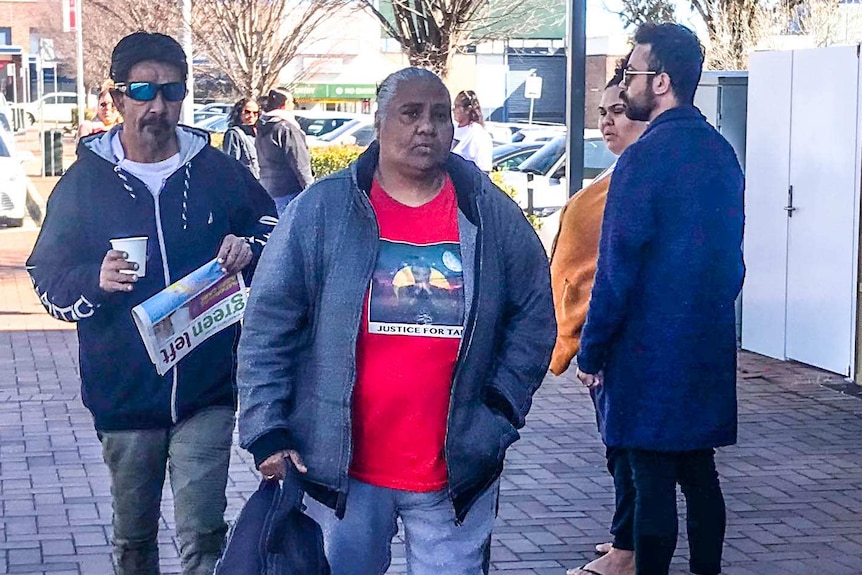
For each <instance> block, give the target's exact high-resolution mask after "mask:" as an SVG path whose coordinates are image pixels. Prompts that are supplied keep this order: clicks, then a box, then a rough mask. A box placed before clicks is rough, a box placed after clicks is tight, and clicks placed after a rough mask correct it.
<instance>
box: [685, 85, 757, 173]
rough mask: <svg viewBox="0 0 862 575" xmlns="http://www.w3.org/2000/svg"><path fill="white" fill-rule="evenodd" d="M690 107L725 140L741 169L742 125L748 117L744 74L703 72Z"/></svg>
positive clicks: (742, 158)
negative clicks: (696, 109)
mask: <svg viewBox="0 0 862 575" xmlns="http://www.w3.org/2000/svg"><path fill="white" fill-rule="evenodd" d="M694 105H695V106H697V107H698V108H700V111H701V112H703V115H704V116H706V120H707V122H709V123H710V124H712V125H713V126H715V128H716V129H717V130H718V131H719V133H720V134H721V135H722V136H724V137H725V138H727V141H728V142H730V145H731V146H733V149H734V151H735V152H736V157H737V159H738V160H739V165H740V166H745V122H746V118H747V115H748V72H727V71H706V72H704V73H703V75H702V76H701V77H700V84H698V86H697V93H695V96H694Z"/></svg>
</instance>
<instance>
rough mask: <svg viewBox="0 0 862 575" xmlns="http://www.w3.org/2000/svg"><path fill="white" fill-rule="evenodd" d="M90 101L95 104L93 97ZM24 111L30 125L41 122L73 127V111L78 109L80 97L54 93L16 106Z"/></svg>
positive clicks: (74, 94)
mask: <svg viewBox="0 0 862 575" xmlns="http://www.w3.org/2000/svg"><path fill="white" fill-rule="evenodd" d="M88 101H89V102H90V103H91V104H92V103H94V100H93V97H92V95H90V96H88ZM16 107H17V108H20V109H22V110H24V121H25V122H27V123H29V124H30V125H33V124H38V123H40V122H42V123H45V124H54V125H71V124H72V118H73V116H72V113H73V110H76V109H77V108H78V95H77V94H76V93H75V92H52V93H50V94H45V95H44V96H42V97H41V98H39V99H38V100H36V101H34V102H29V103H26V104H16Z"/></svg>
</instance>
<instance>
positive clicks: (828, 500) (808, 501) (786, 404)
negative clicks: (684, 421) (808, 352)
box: [0, 230, 862, 575]
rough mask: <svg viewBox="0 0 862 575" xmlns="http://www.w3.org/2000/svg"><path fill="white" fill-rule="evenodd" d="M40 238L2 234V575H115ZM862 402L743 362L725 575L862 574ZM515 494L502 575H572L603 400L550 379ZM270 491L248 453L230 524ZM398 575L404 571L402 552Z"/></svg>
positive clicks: (587, 519) (812, 376)
mask: <svg viewBox="0 0 862 575" xmlns="http://www.w3.org/2000/svg"><path fill="white" fill-rule="evenodd" d="M35 234H36V232H35V230H29V231H28V230H23V231H15V230H0V504H2V518H0V573H51V574H54V575H58V574H64V575H72V574H75V575H80V574H83V575H109V574H111V573H112V569H111V565H110V548H109V544H108V542H109V537H110V521H111V504H110V497H109V489H108V477H107V471H106V469H105V466H104V464H103V463H102V460H101V454H100V449H99V444H98V441H97V440H96V436H95V433H94V432H93V429H92V422H91V419H90V416H89V413H88V412H87V411H86V410H85V409H84V408H83V407H82V405H81V401H80V391H79V381H78V375H77V367H76V354H77V347H76V343H75V336H74V331H72V330H71V329H69V328H70V327H71V326H69V325H68V324H63V323H60V322H57V321H55V320H53V319H51V318H49V317H48V316H47V315H45V314H44V312H43V311H42V308H41V306H40V305H39V304H38V302H37V301H36V298H35V296H34V295H33V292H32V288H31V286H30V282H29V280H28V279H27V277H26V274H25V273H24V271H23V268H22V264H23V261H24V259H25V258H26V255H27V253H28V252H29V249H30V247H31V246H32V243H33V241H34V240H35ZM829 386H832V387H829ZM833 387H834V388H835V389H833ZM842 388H846V391H848V392H850V393H843V392H842V391H840V389H842ZM854 391H855V390H854V389H852V388H850V387H849V386H846V384H845V383H844V382H843V381H842V380H841V378H839V377H837V376H834V375H831V374H827V373H824V372H821V371H818V370H815V369H810V368H807V367H804V366H800V365H798V364H792V363H781V362H777V361H773V360H769V359H765V358H762V357H759V356H756V355H753V354H748V353H743V354H742V355H741V358H740V372H739V394H740V401H739V404H740V443H739V445H738V446H736V447H732V448H727V449H724V450H722V452H721V453H720V455H719V469H720V472H721V475H722V479H723V482H724V488H725V494H726V497H727V504H728V511H729V513H728V517H729V526H728V534H727V545H726V551H725V564H726V569H725V573H728V574H731V575H779V574H780V575H785V574H786V575H794V574H813V575H843V574H848V575H849V574H859V573H862V401H860V399H859V398H858V397H854V396H852V395H851V393H852V392H854ZM502 485H503V494H502V499H501V505H500V516H499V521H498V526H497V529H496V534H495V539H494V547H493V555H492V561H493V569H494V572H497V573H508V574H512V575H515V574H518V575H527V574H533V575H545V574H555V575H562V574H563V573H564V572H565V568H566V567H573V566H576V565H580V564H583V563H584V562H586V561H588V560H590V559H591V558H592V556H593V555H592V546H593V545H594V544H595V543H597V542H601V541H604V540H606V539H607V537H608V535H607V526H608V524H609V521H610V517H611V512H612V505H613V500H612V484H611V480H610V478H609V477H608V476H607V474H606V472H605V470H604V455H603V448H602V446H601V443H600V441H599V439H598V436H597V434H596V430H595V420H594V413H593V409H592V406H591V404H590V401H589V397H588V395H587V394H586V393H585V392H584V390H583V389H582V388H581V386H579V385H576V384H575V383H574V382H573V381H572V379H571V378H570V377H562V378H554V377H549V378H548V379H547V380H546V382H545V384H544V385H543V387H542V389H541V390H540V391H539V393H538V395H537V397H536V402H535V407H534V409H533V411H532V413H531V415H530V417H529V418H528V426H527V428H526V429H525V430H524V431H523V433H522V440H521V441H520V442H518V443H517V444H515V447H514V448H513V449H512V450H511V451H510V456H509V460H508V464H507V467H506V471H505V475H504V480H503V483H502ZM256 487H257V478H256V475H255V473H254V470H253V465H252V462H251V460H250V458H249V457H248V456H247V454H245V453H243V452H241V451H240V450H239V449H235V450H234V456H233V460H232V463H231V473H230V482H229V486H228V496H229V502H230V503H229V509H228V516H229V517H230V518H233V517H235V515H236V513H237V511H238V510H239V509H240V507H241V506H242V503H243V501H244V499H245V498H246V497H248V495H249V494H251V493H252V492H253V491H254V490H255V489H256ZM172 526H173V518H172V512H171V502H170V493H169V492H167V491H166V492H165V505H164V509H163V527H164V529H163V532H162V536H161V539H160V543H161V549H162V558H163V559H162V565H163V573H166V574H170V573H179V560H178V558H177V557H178V555H177V547H176V540H175V538H174V536H173V532H172V531H171V528H172ZM680 526H681V530H682V531H683V532H684V523H682V522H681V524H680ZM686 553H687V550H686V546H685V542H684V533H683V535H682V536H681V541H680V546H679V549H678V553H677V557H676V558H675V571H674V573H677V574H682V573H686V572H687V569H686V561H685V556H686ZM390 572H391V573H403V572H404V565H403V548H402V546H400V545H399V546H398V547H397V548H396V553H395V561H394V564H393V567H392V569H390Z"/></svg>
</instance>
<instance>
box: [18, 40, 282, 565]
mask: <svg viewBox="0 0 862 575" xmlns="http://www.w3.org/2000/svg"><path fill="white" fill-rule="evenodd" d="M187 74H188V65H187V62H186V56H185V53H184V52H183V49H182V47H181V46H180V45H179V43H178V42H177V41H176V40H174V39H173V38H171V37H169V36H165V35H163V34H149V33H146V32H136V33H134V34H131V35H129V36H126V37H125V38H123V39H122V40H120V42H119V43H118V44H117V45H116V47H115V48H114V51H113V53H112V55H111V79H112V80H114V81H115V82H116V85H115V86H114V89H113V92H112V95H113V98H114V101H115V102H116V104H117V108H118V109H119V110H120V112H121V113H122V114H123V117H124V118H125V121H124V123H122V124H120V125H118V126H115V127H114V128H113V129H112V130H111V131H109V132H106V133H104V134H102V135H99V136H93V137H91V138H85V139H84V140H82V141H81V142H80V144H79V145H78V161H77V162H75V163H74V164H73V165H72V166H71V168H69V171H68V172H66V174H65V175H64V176H63V177H62V178H61V179H60V181H59V182H58V183H57V186H56V188H54V191H53V192H52V193H51V197H50V200H49V201H48V209H47V213H46V218H45V222H44V223H43V225H42V230H41V232H40V233H39V239H38V240H37V242H36V246H35V247H34V248H33V253H32V254H31V255H30V258H29V259H28V261H27V269H28V271H29V272H30V275H31V277H32V279H33V284H34V285H35V288H36V293H37V295H38V296H39V299H40V300H41V301H42V303H43V304H44V306H45V308H46V309H47V310H48V312H49V313H51V314H52V315H53V316H54V317H56V318H58V319H61V320H65V321H73V322H77V331H78V347H79V351H80V354H79V355H80V373H81V387H82V392H81V395H82V398H83V401H84V405H86V406H87V408H88V409H89V410H90V413H91V414H92V415H93V420H94V422H95V426H96V434H97V436H98V438H99V441H100V442H101V444H102V455H103V457H104V460H105V463H106V464H107V466H108V471H109V473H110V478H111V502H112V507H113V522H112V525H113V538H112V543H113V548H114V558H115V561H116V570H117V573H118V575H158V573H159V547H158V534H159V518H160V515H161V499H162V489H163V487H164V482H165V473H166V469H169V470H170V478H171V489H172V491H173V495H174V514H175V517H176V532H177V538H178V539H179V547H180V564H181V566H182V572H183V574H184V575H211V574H212V572H213V569H214V567H215V562H216V560H217V559H218V556H219V553H220V551H221V547H222V544H223V541H224V536H225V533H226V532H227V525H226V524H225V521H224V511H225V508H226V506H227V498H226V495H225V487H226V485H227V475H228V463H229V462H230V448H231V443H232V436H233V428H234V419H235V417H234V415H235V413H234V412H235V406H236V398H235V395H234V373H235V368H236V363H235V356H234V345H235V342H236V338H237V336H238V333H239V325H238V324H235V325H233V326H231V327H228V328H226V329H224V330H223V331H221V332H219V333H217V334H215V335H212V336H211V337H209V339H207V340H206V341H204V342H202V343H200V344H199V346H198V347H196V348H195V349H194V350H193V351H192V352H191V353H189V354H188V355H187V356H186V357H184V358H183V359H182V361H181V362H180V363H179V364H177V366H176V367H174V368H173V369H172V370H171V371H169V372H168V373H167V374H165V375H164V376H159V375H158V373H157V372H156V369H155V367H154V366H153V364H152V363H151V362H150V359H149V356H148V354H147V350H146V348H145V347H144V342H143V341H142V339H141V336H140V335H139V334H138V330H137V329H136V328H135V324H134V322H133V321H132V314H131V310H132V308H133V307H135V306H136V305H138V304H140V303H141V302H143V301H145V300H147V299H148V298H150V297H151V296H153V295H155V294H156V293H158V292H160V291H162V290H163V289H165V288H166V287H167V286H168V285H170V284H171V283H172V282H174V281H176V280H178V279H180V278H182V277H184V276H186V275H187V274H189V273H191V272H192V271H194V270H196V269H197V268H199V267H200V266H202V265H204V264H205V263H207V262H209V261H210V260H212V259H213V258H219V260H220V261H221V263H222V266H223V267H224V270H225V271H226V272H227V273H228V274H235V273H238V272H239V271H241V270H246V271H247V272H250V271H251V269H252V268H253V265H254V263H255V261H256V259H257V257H258V256H259V255H260V252H261V250H262V249H263V246H264V245H265V244H266V238H267V237H268V235H269V233H270V231H271V230H272V227H273V225H274V223H275V218H274V216H275V206H274V205H273V203H272V200H271V199H270V198H269V197H268V196H267V194H266V192H265V191H264V189H263V188H262V187H261V186H260V184H258V183H257V181H256V180H255V179H254V178H253V177H252V176H251V174H250V173H249V172H248V170H246V169H245V168H243V167H242V166H241V165H240V164H239V163H238V162H236V161H234V160H232V159H231V158H228V157H227V156H226V155H224V154H223V153H221V152H220V151H218V150H216V149H214V148H213V147H212V146H210V145H209V141H208V139H207V138H206V137H205V136H204V135H202V134H201V133H200V132H199V131H197V130H194V129H191V128H186V127H183V126H178V122H179V117H180V110H181V108H182V105H183V99H184V98H185V96H186V77H187ZM115 238H138V239H140V238H144V241H145V242H146V250H145V252H146V271H145V274H144V275H139V274H140V272H142V271H144V270H143V269H141V267H142V266H138V265H137V264H134V263H132V262H130V261H128V260H127V257H128V254H127V253H125V252H122V251H118V250H113V249H111V243H110V242H111V240H112V239H115ZM247 238H248V239H247ZM248 279H251V278H250V276H248Z"/></svg>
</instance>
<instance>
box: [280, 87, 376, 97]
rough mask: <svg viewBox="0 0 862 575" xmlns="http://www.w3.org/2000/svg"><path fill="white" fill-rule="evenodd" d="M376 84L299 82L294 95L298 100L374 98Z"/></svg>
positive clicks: (294, 88)
mask: <svg viewBox="0 0 862 575" xmlns="http://www.w3.org/2000/svg"><path fill="white" fill-rule="evenodd" d="M376 95H377V86H376V85H375V84H297V85H296V86H294V87H293V97H294V98H296V99H297V100H373V99H374V98H375V96H376Z"/></svg>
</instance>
